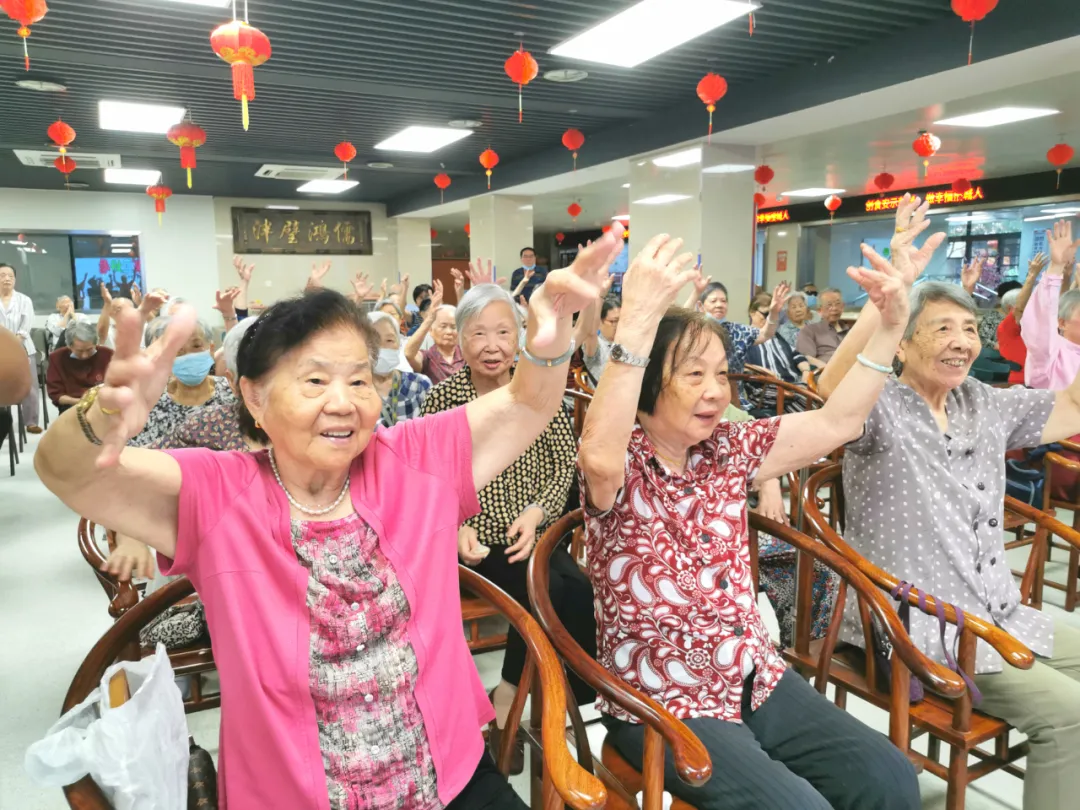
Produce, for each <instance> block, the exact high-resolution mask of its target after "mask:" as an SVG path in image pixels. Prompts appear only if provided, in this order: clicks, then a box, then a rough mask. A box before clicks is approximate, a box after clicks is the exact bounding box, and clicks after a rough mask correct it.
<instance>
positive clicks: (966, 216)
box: [945, 214, 993, 222]
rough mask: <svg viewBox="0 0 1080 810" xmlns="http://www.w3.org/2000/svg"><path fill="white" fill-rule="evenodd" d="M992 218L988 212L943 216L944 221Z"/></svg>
mask: <svg viewBox="0 0 1080 810" xmlns="http://www.w3.org/2000/svg"><path fill="white" fill-rule="evenodd" d="M991 219H993V217H992V216H990V215H989V214H961V215H959V216H955V217H945V221H946V222H988V221H989V220H991Z"/></svg>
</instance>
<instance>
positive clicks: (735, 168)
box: [701, 163, 755, 174]
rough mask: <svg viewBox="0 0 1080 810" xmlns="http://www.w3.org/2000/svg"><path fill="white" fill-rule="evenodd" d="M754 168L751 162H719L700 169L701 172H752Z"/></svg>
mask: <svg viewBox="0 0 1080 810" xmlns="http://www.w3.org/2000/svg"><path fill="white" fill-rule="evenodd" d="M754 168H755V167H754V165H753V164H751V163H720V164H718V165H716V166H709V167H707V168H705V169H702V170H701V171H702V173H703V174H738V173H739V172H752V171H753V170H754Z"/></svg>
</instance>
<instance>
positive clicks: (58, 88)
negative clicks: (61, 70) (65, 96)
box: [15, 71, 67, 93]
mask: <svg viewBox="0 0 1080 810" xmlns="http://www.w3.org/2000/svg"><path fill="white" fill-rule="evenodd" d="M15 86H16V87H21V88H22V89H23V90H36V91H37V92H39V93H63V92H64V91H65V90H67V85H66V84H64V83H63V82H62V81H60V79H58V78H56V77H55V76H46V75H45V74H44V73H38V72H37V71H31V72H30V73H20V74H19V78H18V79H16V80H15Z"/></svg>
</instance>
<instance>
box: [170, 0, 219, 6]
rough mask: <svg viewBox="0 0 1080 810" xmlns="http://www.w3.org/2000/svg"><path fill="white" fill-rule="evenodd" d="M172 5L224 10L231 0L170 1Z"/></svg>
mask: <svg viewBox="0 0 1080 810" xmlns="http://www.w3.org/2000/svg"><path fill="white" fill-rule="evenodd" d="M171 2H173V3H188V4H189V5H192V6H212V7H214V8H225V6H227V5H229V3H231V2H232V0H171Z"/></svg>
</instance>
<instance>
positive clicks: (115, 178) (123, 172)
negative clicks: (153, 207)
mask: <svg viewBox="0 0 1080 810" xmlns="http://www.w3.org/2000/svg"><path fill="white" fill-rule="evenodd" d="M160 179H161V172H159V171H158V170H157V169H106V170H105V182H106V183H117V184H119V185H124V186H144V187H145V186H152V185H154V183H156V182H157V181H158V180H160Z"/></svg>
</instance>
